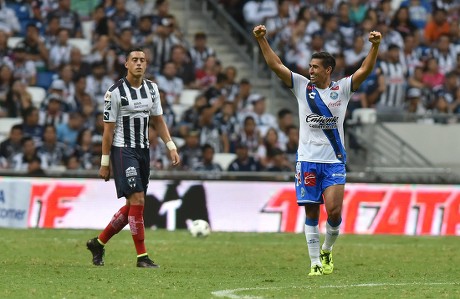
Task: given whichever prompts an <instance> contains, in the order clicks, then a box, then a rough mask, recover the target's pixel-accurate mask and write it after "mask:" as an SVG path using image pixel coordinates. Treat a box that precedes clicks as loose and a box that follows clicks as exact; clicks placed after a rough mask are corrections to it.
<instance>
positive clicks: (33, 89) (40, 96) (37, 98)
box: [27, 86, 46, 108]
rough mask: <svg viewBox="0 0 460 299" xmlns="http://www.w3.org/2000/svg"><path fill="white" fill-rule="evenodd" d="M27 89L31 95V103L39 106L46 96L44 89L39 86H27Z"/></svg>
mask: <svg viewBox="0 0 460 299" xmlns="http://www.w3.org/2000/svg"><path fill="white" fill-rule="evenodd" d="M27 91H28V92H29V93H30V95H31V96H32V103H33V105H34V106H35V107H38V108H39V107H40V105H41V103H42V102H43V100H44V99H45V97H46V90H45V89H44V88H43V87H40V86H27Z"/></svg>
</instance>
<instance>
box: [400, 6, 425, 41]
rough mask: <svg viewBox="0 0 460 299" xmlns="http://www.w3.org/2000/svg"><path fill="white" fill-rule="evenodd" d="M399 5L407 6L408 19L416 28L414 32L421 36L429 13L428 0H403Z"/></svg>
mask: <svg viewBox="0 0 460 299" xmlns="http://www.w3.org/2000/svg"><path fill="white" fill-rule="evenodd" d="M401 7H408V9H409V13H408V14H409V20H410V21H411V23H412V24H413V25H414V26H415V27H416V28H417V30H416V32H415V34H416V35H418V36H419V37H423V31H424V29H425V26H426V23H427V21H428V19H429V18H430V14H431V3H430V1H428V0H404V1H403V2H402V3H401Z"/></svg>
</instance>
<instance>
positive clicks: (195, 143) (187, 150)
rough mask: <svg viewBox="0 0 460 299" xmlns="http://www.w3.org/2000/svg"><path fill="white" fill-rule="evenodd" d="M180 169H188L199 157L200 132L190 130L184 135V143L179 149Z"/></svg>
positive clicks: (193, 165)
mask: <svg viewBox="0 0 460 299" xmlns="http://www.w3.org/2000/svg"><path fill="white" fill-rule="evenodd" d="M179 155H180V159H181V161H182V163H181V165H182V168H181V169H182V170H190V169H193V168H194V167H195V165H196V164H197V163H198V161H199V160H200V159H201V147H200V132H198V131H194V130H190V131H189V132H188V133H187V136H186V137H185V144H184V145H183V146H181V147H180V149H179Z"/></svg>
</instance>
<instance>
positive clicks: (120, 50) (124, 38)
mask: <svg viewBox="0 0 460 299" xmlns="http://www.w3.org/2000/svg"><path fill="white" fill-rule="evenodd" d="M133 47H134V44H133V31H132V29H130V28H123V29H122V30H121V33H120V37H119V42H118V43H117V44H115V47H114V48H113V51H114V52H115V60H114V62H113V63H114V64H113V70H114V72H115V74H114V77H117V78H121V77H123V76H125V75H126V74H125V73H126V67H125V62H126V53H127V52H128V51H129V49H132V48H133ZM108 54H109V55H108V56H107V58H108V59H111V52H109V53H108ZM107 65H110V63H109V61H108V62H107ZM110 68H111V66H109V69H110Z"/></svg>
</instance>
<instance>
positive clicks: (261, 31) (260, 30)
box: [252, 25, 267, 38]
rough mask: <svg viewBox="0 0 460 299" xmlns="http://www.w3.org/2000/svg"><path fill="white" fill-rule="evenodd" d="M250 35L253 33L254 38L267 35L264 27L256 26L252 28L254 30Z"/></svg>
mask: <svg viewBox="0 0 460 299" xmlns="http://www.w3.org/2000/svg"><path fill="white" fill-rule="evenodd" d="M252 33H254V36H255V37H256V38H259V37H264V36H265V33H267V28H265V26H264V25H257V26H256V27H254V30H252Z"/></svg>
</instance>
